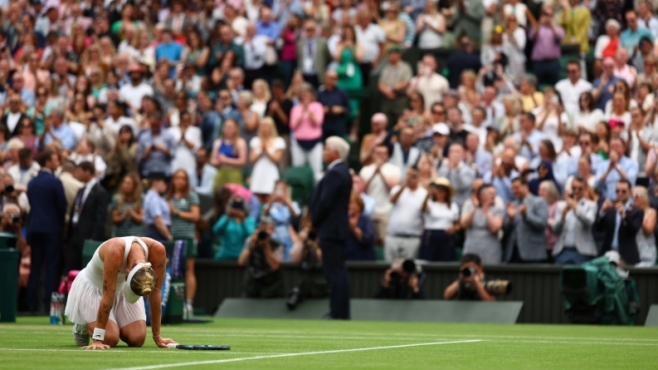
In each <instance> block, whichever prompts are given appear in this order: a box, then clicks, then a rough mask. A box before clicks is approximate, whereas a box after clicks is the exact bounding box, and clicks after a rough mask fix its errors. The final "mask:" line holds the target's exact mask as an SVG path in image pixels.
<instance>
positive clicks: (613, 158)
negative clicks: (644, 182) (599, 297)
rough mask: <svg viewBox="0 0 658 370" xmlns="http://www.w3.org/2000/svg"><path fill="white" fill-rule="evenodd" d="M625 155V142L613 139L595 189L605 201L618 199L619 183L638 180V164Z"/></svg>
mask: <svg viewBox="0 0 658 370" xmlns="http://www.w3.org/2000/svg"><path fill="white" fill-rule="evenodd" d="M625 153H626V144H625V143H624V140H622V139H621V138H618V137H615V138H612V139H611V140H610V151H609V154H608V155H609V157H610V159H608V160H605V161H601V162H600V163H599V164H598V166H597V168H596V171H595V173H596V182H595V187H596V189H597V190H599V191H600V192H601V195H602V196H603V197H604V198H605V199H609V200H612V201H614V200H616V199H617V194H616V193H615V191H616V187H615V185H616V184H617V183H618V182H619V181H621V180H625V181H628V182H629V183H631V184H634V183H635V180H636V179H637V174H638V171H639V166H638V163H637V162H635V161H633V160H632V159H630V158H628V157H627V156H626V154H625ZM629 195H630V190H629ZM622 257H623V256H622ZM626 262H629V261H626Z"/></svg>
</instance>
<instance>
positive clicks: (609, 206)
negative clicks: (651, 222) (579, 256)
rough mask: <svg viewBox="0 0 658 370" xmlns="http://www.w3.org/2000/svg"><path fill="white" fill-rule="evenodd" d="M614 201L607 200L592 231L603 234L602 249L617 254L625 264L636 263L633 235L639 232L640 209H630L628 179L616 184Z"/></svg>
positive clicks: (636, 251)
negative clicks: (596, 230)
mask: <svg viewBox="0 0 658 370" xmlns="http://www.w3.org/2000/svg"><path fill="white" fill-rule="evenodd" d="M615 189H616V193H617V197H616V200H612V199H611V198H607V199H606V200H605V201H604V202H603V205H602V206H601V210H600V211H599V215H598V217H597V220H596V228H597V229H598V230H601V231H603V232H604V235H605V236H604V239H603V250H602V251H601V252H603V253H605V252H607V251H610V250H616V251H619V254H620V255H621V258H622V259H623V260H624V262H625V263H626V264H628V265H635V264H637V263H640V252H639V250H638V245H637V233H638V232H640V230H641V229H642V223H643V221H644V210H643V209H642V208H638V207H634V206H633V199H632V198H631V191H632V186H631V183H630V182H629V181H628V180H625V179H624V180H620V181H619V182H617V184H616V188H615Z"/></svg>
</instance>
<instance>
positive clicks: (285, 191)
mask: <svg viewBox="0 0 658 370" xmlns="http://www.w3.org/2000/svg"><path fill="white" fill-rule="evenodd" d="M274 185H275V186H274V189H273V191H272V196H271V197H269V200H268V201H267V203H266V204H265V207H264V208H263V215H264V216H268V217H270V218H271V219H272V221H273V222H274V234H272V238H273V239H274V240H276V241H278V242H279V243H281V244H282V245H283V247H284V249H283V259H282V261H284V262H289V261H290V255H291V252H292V247H293V239H292V236H291V235H290V229H291V227H292V225H293V224H294V223H295V221H296V220H297V219H298V217H299V215H300V214H301V211H300V209H299V205H298V204H297V202H293V201H292V199H291V198H290V189H289V188H288V184H286V182H285V181H281V180H277V181H276V182H275V184H274Z"/></svg>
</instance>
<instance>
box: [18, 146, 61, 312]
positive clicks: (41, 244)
mask: <svg viewBox="0 0 658 370" xmlns="http://www.w3.org/2000/svg"><path fill="white" fill-rule="evenodd" d="M59 164H60V162H59V155H58V154H57V153H54V152H52V151H50V150H49V149H46V150H44V151H43V152H41V154H40V155H39V165H40V166H41V171H40V172H39V175H37V177H36V178H34V180H32V181H31V182H30V183H29V184H28V186H27V197H28V199H29V201H30V204H31V208H32V215H31V217H30V221H29V224H28V225H27V236H28V240H29V244H30V248H31V251H32V262H31V264H30V278H29V281H28V289H27V301H28V307H29V309H30V311H32V312H45V309H46V307H49V305H50V296H51V294H52V293H53V292H55V291H56V289H57V284H59V273H60V263H61V258H62V256H61V253H62V252H61V251H62V244H61V243H62V237H63V236H64V235H63V231H64V217H65V216H66V197H65V195H64V188H63V186H62V182H61V181H60V180H58V179H57V178H56V177H55V176H54V175H53V173H54V172H55V171H56V170H57V168H58V167H59ZM44 263H45V264H46V279H45V281H46V285H45V287H44V289H43V301H41V302H42V303H43V306H42V308H41V310H39V300H38V297H37V295H38V293H39V282H40V281H41V270H42V268H43V265H44Z"/></svg>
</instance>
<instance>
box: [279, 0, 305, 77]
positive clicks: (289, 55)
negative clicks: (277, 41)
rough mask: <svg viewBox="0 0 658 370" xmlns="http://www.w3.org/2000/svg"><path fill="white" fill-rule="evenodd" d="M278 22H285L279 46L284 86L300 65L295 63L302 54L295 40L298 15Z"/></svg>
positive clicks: (298, 36)
mask: <svg viewBox="0 0 658 370" xmlns="http://www.w3.org/2000/svg"><path fill="white" fill-rule="evenodd" d="M280 1H282V0H280ZM279 23H280V24H282V25H283V24H285V28H283V27H282V28H283V31H282V32H281V38H282V39H283V46H282V47H281V67H283V82H284V83H285V85H286V87H288V86H290V84H291V81H292V77H293V74H294V72H295V68H298V67H301V66H298V65H297V59H298V58H299V56H300V55H302V52H301V50H298V49H297V42H298V40H299V39H300V38H301V37H300V31H299V28H300V23H301V21H300V20H299V17H297V16H296V15H292V16H291V17H290V18H289V19H288V20H287V21H285V22H283V23H281V20H280V19H279Z"/></svg>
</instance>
